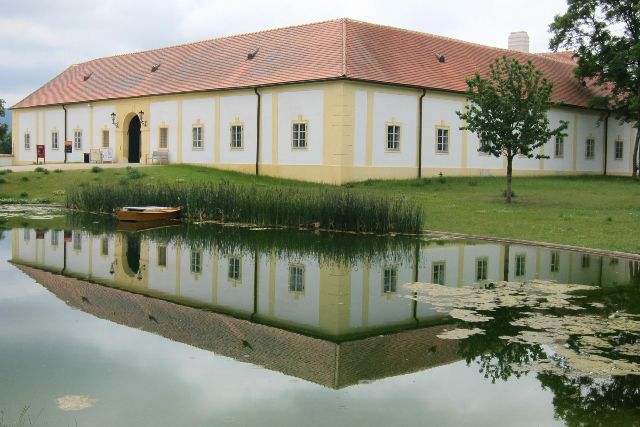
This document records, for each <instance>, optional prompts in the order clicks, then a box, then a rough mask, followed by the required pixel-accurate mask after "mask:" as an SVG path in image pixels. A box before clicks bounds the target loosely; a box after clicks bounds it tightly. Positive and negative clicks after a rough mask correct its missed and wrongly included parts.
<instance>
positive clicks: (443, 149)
mask: <svg viewBox="0 0 640 427" xmlns="http://www.w3.org/2000/svg"><path fill="white" fill-rule="evenodd" d="M450 134H451V132H450V131H449V127H448V126H436V154H449V135H450Z"/></svg>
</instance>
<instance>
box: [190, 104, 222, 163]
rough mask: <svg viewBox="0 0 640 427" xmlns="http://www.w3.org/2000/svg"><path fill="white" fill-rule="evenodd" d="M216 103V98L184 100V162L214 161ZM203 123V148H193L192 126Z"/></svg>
mask: <svg viewBox="0 0 640 427" xmlns="http://www.w3.org/2000/svg"><path fill="white" fill-rule="evenodd" d="M214 117H215V104H214V98H202V99H186V100H184V101H182V161H183V162H184V163H208V164H211V163H213V160H214V154H213V149H214V148H213V141H214V135H215V128H214ZM195 124H200V125H202V135H203V148H202V149H195V150H194V149H193V134H192V127H193V125H195Z"/></svg>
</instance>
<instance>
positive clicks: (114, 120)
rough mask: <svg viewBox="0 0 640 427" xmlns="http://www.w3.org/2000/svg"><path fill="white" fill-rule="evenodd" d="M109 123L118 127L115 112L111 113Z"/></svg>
mask: <svg viewBox="0 0 640 427" xmlns="http://www.w3.org/2000/svg"><path fill="white" fill-rule="evenodd" d="M111 123H112V124H113V125H114V126H115V127H118V126H119V125H120V124H119V123H118V120H116V113H115V112H114V113H111Z"/></svg>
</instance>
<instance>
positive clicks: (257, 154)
mask: <svg viewBox="0 0 640 427" xmlns="http://www.w3.org/2000/svg"><path fill="white" fill-rule="evenodd" d="M253 91H254V92H255V93H256V96H257V97H258V108H257V109H256V176H258V175H259V174H260V169H259V164H260V92H258V88H257V87H254V88H253Z"/></svg>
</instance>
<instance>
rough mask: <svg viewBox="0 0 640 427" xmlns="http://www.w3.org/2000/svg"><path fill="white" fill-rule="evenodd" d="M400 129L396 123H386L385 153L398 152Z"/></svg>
mask: <svg viewBox="0 0 640 427" xmlns="http://www.w3.org/2000/svg"><path fill="white" fill-rule="evenodd" d="M401 132H402V129H400V124H398V123H387V148H386V149H385V151H400V135H401Z"/></svg>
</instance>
